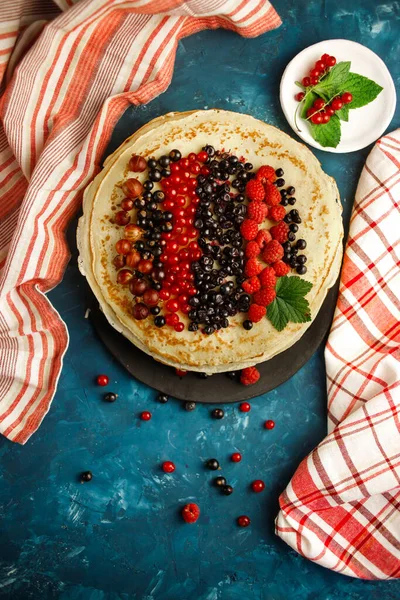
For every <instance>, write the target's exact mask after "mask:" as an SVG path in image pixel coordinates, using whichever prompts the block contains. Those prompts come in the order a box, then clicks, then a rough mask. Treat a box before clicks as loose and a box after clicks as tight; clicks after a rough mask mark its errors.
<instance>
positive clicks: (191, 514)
mask: <svg viewBox="0 0 400 600" xmlns="http://www.w3.org/2000/svg"><path fill="white" fill-rule="evenodd" d="M181 514H182V517H183V520H184V521H186V523H196V521H197V519H198V518H199V516H200V509H199V507H198V506H197V504H193V503H190V504H186V505H185V506H184V507H183V508H182V513H181Z"/></svg>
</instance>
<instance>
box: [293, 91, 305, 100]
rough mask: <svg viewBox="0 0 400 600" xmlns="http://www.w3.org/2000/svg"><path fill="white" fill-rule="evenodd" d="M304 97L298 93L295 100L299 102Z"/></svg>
mask: <svg viewBox="0 0 400 600" xmlns="http://www.w3.org/2000/svg"><path fill="white" fill-rule="evenodd" d="M304 96H305V93H304V92H299V93H298V94H296V95H295V99H296V100H297V102H301V101H302V100H303V98H304Z"/></svg>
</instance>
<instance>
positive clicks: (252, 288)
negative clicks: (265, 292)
mask: <svg viewBox="0 0 400 600" xmlns="http://www.w3.org/2000/svg"><path fill="white" fill-rule="evenodd" d="M262 272H263V271H261V273H262ZM242 288H243V289H244V291H245V292H246V294H254V292H258V290H259V289H260V288H261V283H260V280H259V279H258V277H250V279H247V280H246V281H244V282H243V283H242Z"/></svg>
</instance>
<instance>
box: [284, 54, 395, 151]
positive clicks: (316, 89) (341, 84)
mask: <svg viewBox="0 0 400 600" xmlns="http://www.w3.org/2000/svg"><path fill="white" fill-rule="evenodd" d="M350 67H351V62H350V61H343V62H340V63H337V64H336V65H335V66H334V67H333V68H332V69H330V70H329V71H328V72H327V73H326V74H325V75H324V76H323V77H322V78H321V79H320V80H319V82H318V83H317V84H316V85H314V86H309V87H307V88H305V87H304V86H303V85H302V84H301V83H299V82H297V81H296V85H298V86H299V87H301V89H302V90H303V91H304V92H305V96H304V98H303V100H302V102H301V104H300V107H298V108H300V116H301V117H302V118H303V119H305V120H306V121H308V123H309V125H310V130H311V135H312V136H313V138H314V139H315V141H316V142H318V143H319V144H320V145H321V146H322V147H324V148H327V147H333V148H336V146H337V145H338V144H339V142H340V138H341V127H340V121H348V120H349V114H350V110H354V109H356V108H361V107H363V106H366V105H367V104H369V103H370V102H373V100H375V98H376V97H377V96H378V95H379V94H380V93H381V91H382V90H383V88H382V87H381V86H380V85H378V84H377V83H376V82H375V81H372V80H371V79H368V77H364V76H363V75H358V74H357V73H352V72H351V71H350ZM344 92H350V94H351V95H352V96H353V99H352V101H351V102H350V104H344V105H343V107H342V108H341V109H340V110H338V111H336V113H335V114H334V115H333V116H332V117H331V119H330V121H329V122H328V123H323V124H318V125H316V124H313V123H312V122H311V121H310V117H307V110H309V109H310V108H311V107H312V105H313V103H314V101H315V100H316V99H317V98H322V99H323V100H324V102H325V105H328V104H330V103H331V102H332V100H333V99H334V98H336V97H337V96H340V95H341V94H343V93H344ZM322 110H323V109H322ZM296 114H297V110H296V113H295V123H296V124H297V120H296Z"/></svg>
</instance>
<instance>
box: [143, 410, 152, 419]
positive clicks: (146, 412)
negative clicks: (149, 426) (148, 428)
mask: <svg viewBox="0 0 400 600" xmlns="http://www.w3.org/2000/svg"><path fill="white" fill-rule="evenodd" d="M151 416H152V415H151V412H149V411H148V410H144V411H143V412H142V413H140V418H141V419H142V421H150V419H151Z"/></svg>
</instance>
